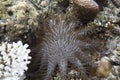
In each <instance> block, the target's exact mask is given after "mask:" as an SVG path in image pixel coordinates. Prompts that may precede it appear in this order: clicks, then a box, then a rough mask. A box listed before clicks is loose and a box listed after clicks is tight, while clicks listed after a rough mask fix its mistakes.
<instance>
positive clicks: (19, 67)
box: [0, 41, 31, 80]
mask: <svg viewBox="0 0 120 80" xmlns="http://www.w3.org/2000/svg"><path fill="white" fill-rule="evenodd" d="M27 48H28V44H24V45H23V43H22V42H21V41H18V42H17V43H15V42H13V43H12V44H9V43H8V42H2V44H1V45H0V80H1V79H2V80H20V78H21V77H22V76H24V72H25V71H26V70H27V69H28V67H27V64H29V63H30V61H29V60H30V59H31V57H30V56H29V53H30V49H27Z"/></svg>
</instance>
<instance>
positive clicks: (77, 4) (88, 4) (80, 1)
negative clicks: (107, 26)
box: [72, 0, 99, 22]
mask: <svg viewBox="0 0 120 80" xmlns="http://www.w3.org/2000/svg"><path fill="white" fill-rule="evenodd" d="M72 1H73V7H74V9H73V10H74V12H75V15H76V16H77V17H78V18H79V19H81V20H82V21H83V22H89V21H91V20H93V19H94V18H95V16H96V15H97V13H98V12H99V6H98V4H97V3H96V2H95V1H93V0H72Z"/></svg>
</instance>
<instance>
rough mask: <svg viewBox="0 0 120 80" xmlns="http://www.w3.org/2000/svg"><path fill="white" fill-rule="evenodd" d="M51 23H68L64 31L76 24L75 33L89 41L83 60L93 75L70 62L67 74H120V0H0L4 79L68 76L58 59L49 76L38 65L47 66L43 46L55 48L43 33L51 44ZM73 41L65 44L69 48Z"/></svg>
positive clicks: (74, 77) (102, 79)
mask: <svg viewBox="0 0 120 80" xmlns="http://www.w3.org/2000/svg"><path fill="white" fill-rule="evenodd" d="M62 21H63V22H62ZM51 25H52V26H53V27H55V29H58V30H59V29H60V28H61V27H60V28H56V27H59V26H63V27H62V28H63V29H64V30H65V29H66V30H65V32H67V28H65V27H66V26H68V28H69V26H70V27H71V28H72V27H74V25H75V26H76V27H75V32H77V33H78V34H80V35H77V34H75V35H74V36H78V38H79V40H80V41H81V42H86V43H88V45H87V44H80V49H81V50H82V51H83V52H84V53H85V54H84V53H83V54H82V53H81V54H80V56H82V57H83V58H80V61H82V65H83V67H84V68H85V69H86V72H85V73H86V74H87V76H88V78H87V79H85V78H84V76H83V75H82V73H81V71H79V70H78V69H76V67H75V68H74V64H71V63H70V64H69V63H68V65H67V74H66V76H67V80H120V0H0V80H66V79H63V78H62V75H61V73H62V71H61V70H63V69H60V70H59V65H61V64H59V63H58V64H56V65H57V66H56V67H55V68H54V71H53V73H51V74H50V75H52V76H50V78H49V79H46V78H44V77H43V76H42V77H43V78H42V79H41V75H39V74H43V73H42V71H43V72H45V73H44V76H46V75H47V73H49V70H47V69H45V70H43V69H42V70H40V69H39V67H40V66H43V65H42V64H41V63H42V58H43V57H42V56H43V55H42V54H41V53H42V49H45V50H46V52H47V50H48V49H49V48H51V46H49V45H48V46H47V48H43V47H44V46H43V44H42V43H44V38H45V40H46V43H47V44H51V43H52V42H51V41H49V40H50V39H51V38H53V39H54V37H49V36H51V34H49V32H50V30H47V28H46V26H51ZM72 29H73V28H72ZM53 30H54V29H53ZM47 32H48V34H47ZM72 33H74V31H72V30H71V32H69V31H68V33H67V34H68V36H70V35H71V36H73V35H72ZM46 34H47V36H45V35H46ZM56 35H57V34H56ZM62 35H63V36H64V34H62ZM65 37H66V36H65ZM65 39H66V38H65ZM70 39H71V38H70ZM47 41H48V42H47ZM70 41H71V40H68V44H69V42H70ZM41 44H42V45H41ZM89 44H90V45H93V46H89ZM73 45H75V44H73ZM69 46H70V49H69V48H68V49H67V48H65V49H67V50H68V51H70V50H71V45H68V46H67V47H69ZM76 46H78V44H76ZM76 46H73V47H72V48H75V47H76ZM45 47H46V45H45ZM54 50H56V47H54V49H53V51H54ZM67 50H66V51H67ZM71 51H72V50H71ZM56 54H57V53H56ZM50 56H51V55H50ZM84 56H85V57H84ZM56 58H57V57H56ZM45 59H48V57H47V58H45ZM48 60H49V59H48ZM56 60H57V59H56ZM60 60H61V58H60ZM54 61H55V60H53V63H54ZM91 62H93V63H94V64H92V63H91ZM87 63H90V66H89V64H87ZM43 64H46V65H45V66H49V64H48V63H43ZM63 67H64V66H63ZM91 67H92V68H91ZM87 69H88V70H87ZM37 71H39V72H38V73H37ZM63 73H64V71H63ZM34 75H35V77H34ZM81 76H82V77H81Z"/></svg>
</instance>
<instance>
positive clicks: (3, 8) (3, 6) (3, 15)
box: [0, 0, 11, 20]
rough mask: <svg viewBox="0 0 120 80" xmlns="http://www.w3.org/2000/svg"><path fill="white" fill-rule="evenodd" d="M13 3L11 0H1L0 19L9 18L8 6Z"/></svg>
mask: <svg viewBox="0 0 120 80" xmlns="http://www.w3.org/2000/svg"><path fill="white" fill-rule="evenodd" d="M10 4H11V0H7V1H4V0H0V5H1V6H0V20H1V19H2V20H5V19H8V18H9V17H10V16H9V14H8V13H7V12H6V10H7V6H8V5H10Z"/></svg>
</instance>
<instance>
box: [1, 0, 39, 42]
mask: <svg viewBox="0 0 120 80" xmlns="http://www.w3.org/2000/svg"><path fill="white" fill-rule="evenodd" d="M6 12H7V13H9V16H10V17H9V18H7V19H5V20H3V19H2V20H1V22H0V28H1V30H0V32H1V36H0V37H1V38H4V39H5V40H12V39H15V38H16V39H17V37H18V36H21V35H22V36H23V35H24V34H26V33H29V31H31V32H34V31H35V30H36V29H37V28H38V24H39V20H38V19H39V12H37V11H36V9H35V8H34V7H33V6H32V4H30V3H29V1H15V2H14V3H12V6H8V7H7V10H6ZM13 37H14V38H13ZM24 37H25V38H27V35H24ZM4 39H3V40H4Z"/></svg>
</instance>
